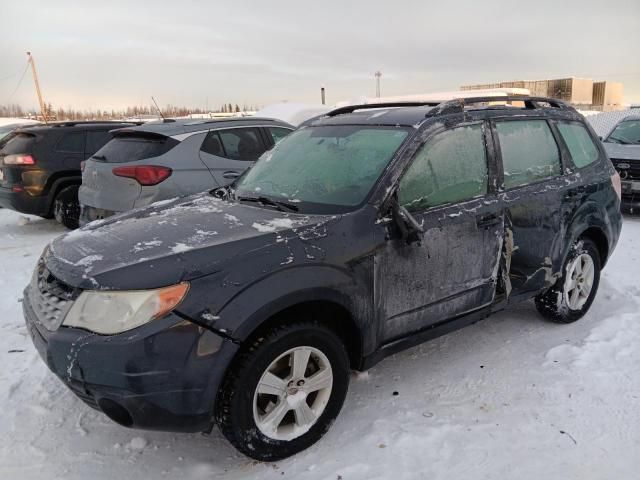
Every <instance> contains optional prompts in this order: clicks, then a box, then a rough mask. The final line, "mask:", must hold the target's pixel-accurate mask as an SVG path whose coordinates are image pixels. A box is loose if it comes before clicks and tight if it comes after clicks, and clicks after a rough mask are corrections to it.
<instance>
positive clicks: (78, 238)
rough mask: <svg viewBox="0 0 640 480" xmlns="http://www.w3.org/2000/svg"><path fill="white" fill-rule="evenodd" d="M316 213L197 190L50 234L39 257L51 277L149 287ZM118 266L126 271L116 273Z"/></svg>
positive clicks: (261, 242) (273, 236)
mask: <svg viewBox="0 0 640 480" xmlns="http://www.w3.org/2000/svg"><path fill="white" fill-rule="evenodd" d="M322 218H324V217H323V216H308V215H300V214H289V213H285V212H279V211H276V210H273V209H269V208H259V207H255V206H249V205H246V204H240V203H231V202H227V201H224V200H220V199H217V198H215V197H213V196H211V195H209V194H199V195H196V196H192V197H187V198H184V199H180V200H173V201H171V202H168V203H167V202H166V201H165V202H158V204H153V205H150V206H149V207H146V208H144V209H139V210H133V211H131V212H129V213H125V214H122V215H117V216H114V217H110V218H108V219H106V220H98V221H96V222H92V223H90V224H88V225H86V226H85V227H83V228H81V229H78V230H75V231H73V232H70V233H68V234H66V235H63V236H61V237H58V238H57V239H55V240H54V241H53V242H52V243H51V244H50V247H49V252H48V254H47V257H46V263H47V267H48V268H49V270H51V272H52V273H53V274H54V275H56V276H57V277H59V278H61V279H62V280H64V281H65V282H67V283H69V284H71V285H74V286H78V287H81V288H116V289H117V288H155V287H157V286H162V285H169V284H172V283H176V282H179V281H181V280H184V279H185V278H186V277H188V276H189V275H205V274H207V273H211V272H213V271H216V269H217V268H219V265H220V264H221V263H224V262H225V261H228V260H229V259H230V258H232V257H233V256H236V255H241V254H242V253H243V252H244V251H245V250H248V249H253V250H255V249H256V248H260V247H261V246H266V245H270V244H274V243H276V242H278V241H279V239H280V238H281V235H280V232H282V231H283V230H289V229H295V228H299V227H303V226H306V225H312V224H315V223H318V222H319V221H321V220H322ZM247 241H254V242H255V244H251V245H247V244H246V242H247ZM162 262H164V263H162ZM161 263H162V267H160V264H161ZM167 263H168V264H169V265H167ZM125 268H126V269H129V270H130V273H129V274H127V275H125V277H124V278H123V274H122V271H123V269H125ZM132 276H136V277H137V278H131V277H132ZM129 284H130V285H135V286H133V287H132V286H125V285H129Z"/></svg>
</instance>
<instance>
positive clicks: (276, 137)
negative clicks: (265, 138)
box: [267, 127, 291, 144]
mask: <svg viewBox="0 0 640 480" xmlns="http://www.w3.org/2000/svg"><path fill="white" fill-rule="evenodd" d="M267 130H269V134H271V138H272V139H273V143H274V144H276V143H278V142H279V141H280V140H282V139H283V138H284V137H286V136H287V135H289V134H290V133H291V130H289V129H288V128H282V127H268V128H267Z"/></svg>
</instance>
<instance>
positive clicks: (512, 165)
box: [496, 120, 561, 188]
mask: <svg viewBox="0 0 640 480" xmlns="http://www.w3.org/2000/svg"><path fill="white" fill-rule="evenodd" d="M496 130H497V132H498V141H499V142H500V151H501V153H502V167H503V169H504V187H505V188H513V187H519V186H521V185H526V184H529V183H535V182H539V181H540V180H544V179H545V178H549V177H555V176H557V175H560V172H561V167H560V152H559V150H558V145H557V144H556V141H555V139H554V138H553V134H552V133H551V129H550V128H549V125H548V124H547V121H546V120H511V121H509V120H507V121H500V122H496Z"/></svg>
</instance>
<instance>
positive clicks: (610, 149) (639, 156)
mask: <svg viewBox="0 0 640 480" xmlns="http://www.w3.org/2000/svg"><path fill="white" fill-rule="evenodd" d="M603 145H604V149H605V150H606V151H607V154H608V155H609V158H617V159H619V160H638V161H640V145H621V144H619V143H611V142H603Z"/></svg>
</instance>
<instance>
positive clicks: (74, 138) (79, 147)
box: [55, 132, 85, 153]
mask: <svg viewBox="0 0 640 480" xmlns="http://www.w3.org/2000/svg"><path fill="white" fill-rule="evenodd" d="M84 139H85V132H69V133H65V134H64V135H62V137H60V139H59V140H58V143H56V147H55V149H56V150H57V151H58V152H68V153H84Z"/></svg>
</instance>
